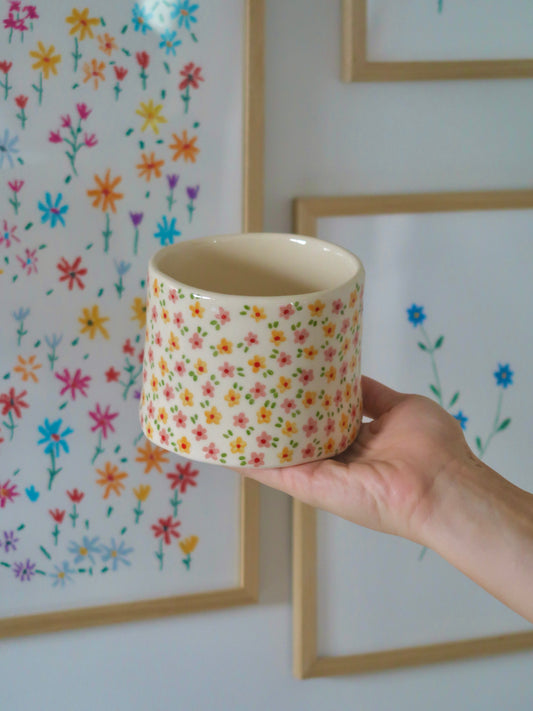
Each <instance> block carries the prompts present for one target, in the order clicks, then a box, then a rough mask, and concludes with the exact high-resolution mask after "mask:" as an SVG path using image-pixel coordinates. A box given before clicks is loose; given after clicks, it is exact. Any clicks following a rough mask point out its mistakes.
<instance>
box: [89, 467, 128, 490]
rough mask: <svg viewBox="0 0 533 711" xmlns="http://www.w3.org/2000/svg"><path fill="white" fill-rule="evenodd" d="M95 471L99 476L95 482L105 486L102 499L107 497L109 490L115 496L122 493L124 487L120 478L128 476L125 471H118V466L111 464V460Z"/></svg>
mask: <svg viewBox="0 0 533 711" xmlns="http://www.w3.org/2000/svg"><path fill="white" fill-rule="evenodd" d="M96 471H97V472H98V474H100V477H101V478H100V479H97V480H96V483H97V484H98V485H99V486H102V487H104V488H105V491H104V496H103V498H104V499H107V498H108V496H109V494H110V493H111V492H113V493H114V494H116V495H117V496H120V495H121V494H122V491H123V490H124V489H125V486H124V484H123V483H122V479H126V477H127V476H128V475H127V474H126V472H120V471H119V470H118V467H117V466H116V465H114V464H111V462H106V463H105V466H104V468H103V469H97V470H96Z"/></svg>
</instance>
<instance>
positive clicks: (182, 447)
mask: <svg viewBox="0 0 533 711" xmlns="http://www.w3.org/2000/svg"><path fill="white" fill-rule="evenodd" d="M178 450H179V451H180V452H183V453H184V454H189V452H190V451H191V443H190V442H189V440H188V439H187V437H182V438H181V439H179V440H178Z"/></svg>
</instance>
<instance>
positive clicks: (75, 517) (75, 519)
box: [69, 504, 79, 528]
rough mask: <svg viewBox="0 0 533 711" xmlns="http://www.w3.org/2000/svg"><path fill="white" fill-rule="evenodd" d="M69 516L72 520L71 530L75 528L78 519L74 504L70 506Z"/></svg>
mask: <svg viewBox="0 0 533 711" xmlns="http://www.w3.org/2000/svg"><path fill="white" fill-rule="evenodd" d="M69 516H70V518H71V519H72V528H76V521H77V519H78V518H79V513H78V511H77V509H76V504H73V505H72V513H70V514H69Z"/></svg>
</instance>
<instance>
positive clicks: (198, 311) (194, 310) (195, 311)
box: [189, 301, 205, 318]
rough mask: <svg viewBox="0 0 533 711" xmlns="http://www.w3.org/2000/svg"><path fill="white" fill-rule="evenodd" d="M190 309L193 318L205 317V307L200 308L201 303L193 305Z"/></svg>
mask: <svg viewBox="0 0 533 711" xmlns="http://www.w3.org/2000/svg"><path fill="white" fill-rule="evenodd" d="M189 308H190V310H191V314H192V315H193V316H195V317H196V318H203V317H204V311H205V309H204V307H203V306H200V302H199V301H197V302H196V303H194V304H191V305H190V306H189Z"/></svg>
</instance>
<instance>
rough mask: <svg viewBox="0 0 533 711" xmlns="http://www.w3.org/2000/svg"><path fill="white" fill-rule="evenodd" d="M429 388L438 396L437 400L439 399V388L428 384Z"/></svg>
mask: <svg viewBox="0 0 533 711" xmlns="http://www.w3.org/2000/svg"><path fill="white" fill-rule="evenodd" d="M429 389H430V390H431V392H432V393H433V394H434V395H435V396H436V397H438V398H439V400H440V390H439V389H438V388H436V387H435V386H434V385H430V386H429Z"/></svg>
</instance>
